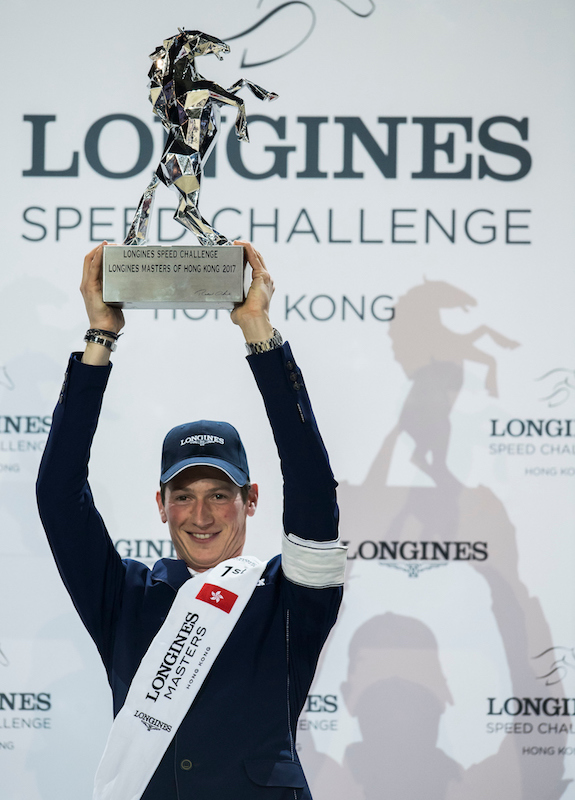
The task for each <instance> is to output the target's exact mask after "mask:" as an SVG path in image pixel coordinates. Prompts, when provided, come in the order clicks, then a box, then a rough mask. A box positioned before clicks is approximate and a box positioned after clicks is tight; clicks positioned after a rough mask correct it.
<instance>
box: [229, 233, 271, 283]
mask: <svg viewBox="0 0 575 800" xmlns="http://www.w3.org/2000/svg"><path fill="white" fill-rule="evenodd" d="M234 244H240V245H242V246H243V247H244V249H245V251H246V256H247V259H248V263H249V264H250V266H251V268H252V269H253V271H254V277H256V276H259V275H260V274H261V273H262V272H267V268H266V265H265V262H264V259H263V256H262V254H261V253H260V252H259V251H258V250H256V249H255V247H254V246H253V244H252V243H251V242H243V241H241V240H237V241H235V242H234Z"/></svg>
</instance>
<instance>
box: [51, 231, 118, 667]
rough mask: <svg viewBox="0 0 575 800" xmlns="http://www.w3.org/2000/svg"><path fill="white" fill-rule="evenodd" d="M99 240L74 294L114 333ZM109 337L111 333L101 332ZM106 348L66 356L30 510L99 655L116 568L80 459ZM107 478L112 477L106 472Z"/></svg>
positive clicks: (105, 640) (97, 403)
mask: <svg viewBox="0 0 575 800" xmlns="http://www.w3.org/2000/svg"><path fill="white" fill-rule="evenodd" d="M101 267H102V245H99V246H98V247H96V248H94V250H92V251H91V252H90V253H89V254H88V255H87V256H86V258H85V260H84V271H83V277H82V285H81V291H82V294H83V296H84V301H85V305H86V310H87V313H88V321H89V325H90V328H97V329H99V330H102V331H109V332H110V333H111V334H116V333H118V332H119V331H120V329H121V328H122V326H123V323H124V320H123V315H122V312H121V311H120V310H119V309H112V308H109V307H108V306H106V305H105V304H104V303H103V302H102V292H101V280H102V278H101ZM100 338H105V339H107V340H109V341H112V340H113V337H111V336H109V335H108V336H106V335H105V334H102V336H101V337H100ZM109 357H110V350H109V349H108V348H106V347H105V346H104V345H102V344H96V343H88V344H87V345H86V350H85V352H84V354H83V355H82V356H80V354H79V353H74V354H73V355H72V357H71V359H70V362H69V365H68V369H67V371H66V376H65V378H64V384H63V386H62V391H61V393H60V397H59V399H58V403H57V405H56V409H55V411H54V416H53V421H52V427H51V430H50V435H49V437H48V442H47V444H46V448H45V451H44V454H43V457H42V462H41V464H40V471H39V475H38V481H37V497H38V507H39V510H40V516H41V518H42V523H43V525H44V528H45V530H46V533H47V536H48V541H49V543H50V547H51V548H52V551H53V553H54V557H55V560H56V564H57V566H58V569H59V571H60V574H61V576H62V579H63V581H64V584H65V585H66V588H67V589H68V591H69V593H70V595H71V597H72V600H73V602H74V604H75V606H76V608H77V609H78V612H79V613H80V616H81V617H82V620H83V622H84V624H85V625H86V627H87V629H88V631H89V632H90V634H91V635H92V637H93V638H94V640H95V642H96V644H97V646H98V649H99V650H100V653H101V654H102V656H103V657H104V660H105V661H107V663H109V659H107V658H106V656H109V653H108V652H107V649H109V648H110V647H111V644H112V637H111V636H110V635H109V634H110V631H111V627H112V626H113V624H114V615H113V609H114V604H115V603H116V602H117V601H118V599H119V597H118V596H119V593H120V592H121V587H122V578H123V565H122V563H121V560H120V558H119V556H118V554H117V553H116V551H115V549H114V546H113V544H112V542H111V541H110V538H109V537H108V534H107V532H106V528H105V526H104V523H103V521H102V519H101V517H100V515H99V514H98V511H97V510H96V508H95V506H94V502H93V499H92V492H91V490H90V486H89V484H88V460H89V457H90V448H91V444H92V438H93V436H94V433H95V431H96V426H97V423H98V415H99V413H100V407H101V404H102V397H103V394H104V390H105V388H106V384H107V382H108V377H109V374H110V370H111V365H110V364H109V363H108V362H109ZM111 477H113V476H112V475H111Z"/></svg>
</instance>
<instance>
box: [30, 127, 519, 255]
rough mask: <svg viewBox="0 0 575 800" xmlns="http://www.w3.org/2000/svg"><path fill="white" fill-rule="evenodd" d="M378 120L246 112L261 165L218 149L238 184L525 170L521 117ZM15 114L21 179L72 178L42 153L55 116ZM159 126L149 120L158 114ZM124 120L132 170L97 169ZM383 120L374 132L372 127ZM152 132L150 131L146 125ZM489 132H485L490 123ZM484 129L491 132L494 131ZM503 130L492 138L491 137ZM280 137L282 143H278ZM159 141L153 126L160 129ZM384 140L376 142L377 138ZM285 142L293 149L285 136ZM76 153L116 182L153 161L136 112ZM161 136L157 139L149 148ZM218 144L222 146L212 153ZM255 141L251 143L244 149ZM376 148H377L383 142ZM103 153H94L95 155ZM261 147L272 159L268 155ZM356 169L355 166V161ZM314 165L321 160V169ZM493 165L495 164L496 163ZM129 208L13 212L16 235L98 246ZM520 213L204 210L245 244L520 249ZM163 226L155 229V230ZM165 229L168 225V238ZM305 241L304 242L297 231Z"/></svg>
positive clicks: (159, 217)
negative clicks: (414, 149) (412, 148)
mask: <svg viewBox="0 0 575 800" xmlns="http://www.w3.org/2000/svg"><path fill="white" fill-rule="evenodd" d="M374 119H377V123H375V125H374V123H372V122H369V123H368V124H366V122H364V121H363V120H362V119H361V118H360V117H353V116H350V117H347V116H346V117H343V116H342V117H334V118H333V119H330V118H328V117H320V116H318V117H311V116H310V117H308V116H306V117H296V118H295V120H294V119H288V118H287V117H284V116H281V117H278V118H277V119H274V118H273V117H268V116H265V115H263V114H257V115H252V116H251V117H250V118H249V120H250V124H251V125H255V124H256V123H259V125H258V126H257V127H258V128H259V131H260V137H259V141H260V142H261V146H262V147H263V151H264V152H263V153H262V156H261V158H260V163H263V164H264V165H265V169H263V170H262V171H259V172H254V171H253V170H252V169H251V168H250V166H249V165H248V164H247V163H246V162H245V161H244V156H243V155H242V153H243V151H242V148H241V144H240V143H239V142H238V140H237V138H236V135H235V129H234V128H233V126H230V133H229V135H228V138H227V141H226V143H225V154H226V158H227V161H228V164H229V167H230V168H231V169H232V171H233V172H235V173H236V174H237V175H239V176H240V177H241V178H244V179H246V180H252V181H256V180H265V179H267V178H272V177H276V178H277V177H279V178H282V179H286V178H290V179H292V178H293V179H296V180H299V179H300V178H305V179H315V180H322V179H327V178H330V177H331V178H333V179H334V180H338V179H344V180H350V179H352V180H361V179H363V178H364V177H365V175H366V173H365V172H364V171H363V170H365V169H369V171H370V173H374V174H376V175H378V174H379V175H380V176H381V177H382V178H384V179H386V180H396V179H398V178H410V179H413V180H445V179H450V180H464V181H468V180H473V179H479V180H481V179H483V178H486V177H489V178H492V179H493V180H496V181H517V180H521V179H522V178H524V177H525V176H526V175H528V174H529V172H530V170H531V165H532V159H531V154H530V153H529V151H528V150H527V148H526V147H524V146H523V145H520V144H518V143H517V141H516V140H517V138H519V140H520V141H523V142H526V141H527V140H528V119H527V118H526V117H525V118H523V119H514V118H513V117H508V116H496V117H489V118H488V119H485V120H483V121H481V120H474V119H473V118H472V117H411V118H408V117H377V118H374ZM24 120H25V121H26V122H29V123H30V124H31V126H32V127H31V160H30V167H29V168H28V169H24V170H23V172H22V174H23V176H24V177H35V178H40V177H43V178H50V177H56V178H77V177H79V176H80V172H81V169H80V151H79V150H74V151H72V152H71V153H70V154H69V155H68V157H67V158H66V159H65V161H63V162H62V163H61V164H60V166H59V168H53V167H52V166H48V165H52V164H55V163H56V161H55V157H54V156H52V154H51V152H50V143H51V142H53V141H55V137H56V136H57V132H58V121H57V116H56V115H55V114H26V115H25V116H24ZM156 121H159V120H156ZM112 124H113V125H124V126H125V125H129V126H131V127H132V129H133V130H134V131H135V133H136V135H137V138H138V142H139V146H138V150H137V153H136V154H135V163H133V166H131V167H130V169H127V170H124V171H121V172H118V171H112V170H110V169H108V167H107V166H106V165H105V162H106V154H105V152H104V153H103V152H102V151H101V149H100V138H101V135H102V132H103V131H104V130H105V129H106V128H107V126H109V125H112ZM381 126H383V127H381ZM411 126H415V130H417V131H418V133H419V139H420V144H419V152H418V155H417V157H416V160H415V162H414V163H413V164H411V165H410V167H409V169H410V171H409V172H406V173H405V174H399V175H398V171H401V170H402V169H403V167H401V166H400V164H401V162H400V161H399V154H400V153H401V149H402V147H403V140H404V138H406V141H407V138H411V136H410V133H411V131H410V130H409V128H410V127H411ZM154 129H155V128H154ZM475 129H477V134H476V136H477V144H478V145H479V147H480V149H481V150H482V152H480V153H479V154H472V153H471V152H468V148H469V146H472V145H474V144H475V141H474V130H475ZM492 129H493V130H492ZM494 131H497V134H496V135H495V133H494ZM500 131H502V133H500ZM288 132H289V139H288ZM158 135H159V136H161V135H162V132H161V131H158ZM381 138H383V139H386V140H387V144H386V145H384V146H382V145H380V143H379V140H380V139H381ZM289 140H291V141H292V142H294V143H293V144H288V143H285V144H284V143H283V142H286V141H289ZM83 144H84V155H85V159H86V162H87V164H88V165H89V167H90V168H91V169H92V170H93V171H94V172H96V173H97V174H99V175H101V176H103V177H105V178H110V179H114V180H121V179H126V178H131V177H133V176H134V175H138V174H139V173H141V172H143V171H145V170H147V169H148V168H149V165H150V162H151V161H152V158H153V152H154V136H153V134H152V129H150V127H149V126H148V125H147V124H146V123H145V122H144V121H142V120H141V119H139V118H138V117H134V116H131V115H128V114H109V115H107V116H104V117H101V118H100V119H98V120H96V121H95V122H94V123H93V124H92V125H91V126H90V127H89V129H88V131H87V132H86V134H85V136H84V142H83ZM159 144H160V142H159V141H158V142H157V146H159ZM223 147H224V144H223V143H222V145H221V146H220V148H219V150H221V149H222V148H223ZM253 147H254V145H252V148H253ZM384 147H385V149H384ZM360 148H362V149H363V151H364V152H363V153H362V155H363V157H364V159H365V156H366V155H367V156H368V157H369V161H368V163H369V167H367V168H366V167H365V166H362V168H361V169H360V168H359V167H358V160H357V159H358V155H359V152H360ZM103 149H104V148H102V150H103ZM270 154H272V155H271V156H270ZM438 154H439V155H441V156H442V157H443V158H446V160H447V163H448V165H449V164H451V165H454V167H453V169H447V170H445V169H443V168H442V169H439V168H438V167H437V164H436V161H437V163H439V161H438V159H436V157H437V156H438ZM490 154H496V156H497V157H499V158H501V157H503V159H504V164H505V165H506V166H505V167H504V169H506V171H499V162H498V161H496V162H494V161H493V160H491V161H490ZM220 157H221V156H220V155H219V154H217V151H216V150H214V153H213V154H212V156H211V157H210V159H209V161H208V162H207V165H206V170H205V173H204V175H205V177H206V178H211V177H215V176H216V173H217V168H218V167H217V165H218V159H219V158H220ZM362 164H363V162H362ZM320 165H321V167H320ZM496 167H497V168H496ZM133 211H134V209H132V208H116V207H112V206H108V205H106V206H94V207H90V208H82V209H80V208H76V207H73V206H57V207H54V208H51V209H47V208H46V207H44V206H38V205H33V206H29V207H27V208H26V209H25V210H24V211H23V221H24V232H23V233H22V237H23V238H24V239H25V240H27V241H30V242H39V241H43V240H44V239H46V238H50V239H53V240H54V241H60V240H61V239H62V237H63V236H64V235H65V233H66V232H67V231H71V230H74V229H76V228H82V229H85V231H86V233H87V234H88V238H89V240H90V241H99V240H101V239H102V238H103V237H104V236H106V237H107V238H108V240H109V241H112V240H113V239H114V238H115V239H123V238H124V236H125V232H126V228H127V227H129V224H130V221H131V218H132V215H133ZM167 212H168V213H169V214H170V216H171V215H172V214H173V209H171V208H158V209H157V210H156V212H155V215H154V219H155V223H156V224H157V232H158V241H159V242H176V241H179V240H180V239H181V238H182V237H183V236H184V235H185V233H186V231H185V229H184V230H183V231H181V230H180V228H179V226H175V228H173V229H172V231H171V232H170V233H168V234H166V232H165V222H166V217H165V214H166V213H167ZM530 213H531V212H530V209H526V208H511V209H510V208H507V209H505V210H493V209H490V208H466V209H463V210H462V209H445V208H443V209H441V210H438V209H435V210H432V209H429V208H405V207H402V208H390V209H388V210H387V211H385V212H384V213H383V214H382V213H381V211H378V210H376V209H373V208H368V209H364V208H360V209H357V211H356V212H355V213H354V214H352V215H351V216H350V212H349V209H348V207H347V206H346V207H345V208H340V209H338V208H326V209H324V211H317V210H314V211H313V212H312V211H311V210H310V209H306V208H299V209H296V208H293V209H288V208H283V207H282V208H281V209H280V208H274V209H269V207H266V209H265V211H264V210H262V209H254V208H250V209H244V208H235V207H226V208H221V209H219V210H217V211H216V213H215V214H214V216H213V219H212V222H213V224H216V223H217V224H219V225H221V224H222V223H221V221H219V220H218V218H219V217H220V216H221V215H225V216H226V221H227V224H228V225H229V226H237V228H238V229H239V230H238V231H237V232H236V233H235V234H234V237H233V238H241V237H242V236H243V237H245V236H247V237H248V238H249V239H250V240H252V241H253V240H255V239H256V238H258V236H259V235H260V234H261V233H262V231H264V232H265V235H267V236H273V241H274V242H279V241H282V242H285V243H286V244H289V243H290V242H292V241H305V242H310V243H314V242H315V243H326V244H390V245H406V244H434V243H436V242H442V241H443V242H444V241H445V240H447V241H449V242H451V243H452V244H456V243H459V242H462V241H466V242H471V243H473V244H477V245H485V244H491V243H493V242H496V241H497V242H499V241H500V242H502V243H504V244H506V245H514V244H519V245H522V244H530V243H531V240H530V238H529V224H528V223H529V216H528V215H529V214H530ZM163 226H164V229H163ZM174 230H176V231H177V232H176V233H174ZM302 237H303V238H302Z"/></svg>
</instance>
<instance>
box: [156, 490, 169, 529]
mask: <svg viewBox="0 0 575 800" xmlns="http://www.w3.org/2000/svg"><path fill="white" fill-rule="evenodd" d="M156 503H157V504H158V511H159V512H160V519H161V520H162V522H167V521H168V517H167V515H166V509H165V508H164V504H163V503H162V494H161V492H159V491H158V492H156Z"/></svg>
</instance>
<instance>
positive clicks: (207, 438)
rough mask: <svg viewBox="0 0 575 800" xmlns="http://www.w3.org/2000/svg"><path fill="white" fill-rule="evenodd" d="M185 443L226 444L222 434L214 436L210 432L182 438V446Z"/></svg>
mask: <svg viewBox="0 0 575 800" xmlns="http://www.w3.org/2000/svg"><path fill="white" fill-rule="evenodd" d="M184 444H199V445H200V447H203V446H204V445H205V444H224V440H223V439H222V438H221V436H212V435H211V434H209V433H199V434H197V435H196V436H188V437H187V438H186V439H181V440H180V446H182V445H184Z"/></svg>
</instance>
